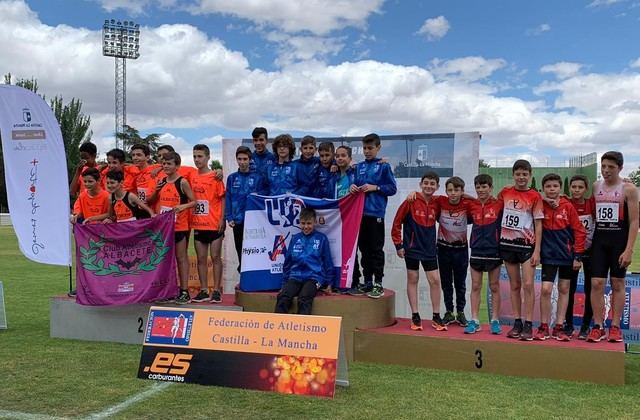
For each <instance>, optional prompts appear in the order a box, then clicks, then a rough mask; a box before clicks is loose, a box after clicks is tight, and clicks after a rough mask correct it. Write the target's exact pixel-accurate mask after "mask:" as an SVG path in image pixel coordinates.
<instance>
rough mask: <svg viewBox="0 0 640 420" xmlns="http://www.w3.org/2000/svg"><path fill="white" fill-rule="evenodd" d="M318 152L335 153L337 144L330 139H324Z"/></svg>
mask: <svg viewBox="0 0 640 420" xmlns="http://www.w3.org/2000/svg"><path fill="white" fill-rule="evenodd" d="M318 152H331V153H334V152H335V146H334V145H333V143H331V142H330V141H323V142H322V143H320V146H318Z"/></svg>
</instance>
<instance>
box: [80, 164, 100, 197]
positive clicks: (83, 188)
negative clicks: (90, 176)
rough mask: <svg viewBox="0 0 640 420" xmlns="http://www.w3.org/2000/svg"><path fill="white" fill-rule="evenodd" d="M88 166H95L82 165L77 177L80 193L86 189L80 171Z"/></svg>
mask: <svg viewBox="0 0 640 420" xmlns="http://www.w3.org/2000/svg"><path fill="white" fill-rule="evenodd" d="M89 168H97V166H87V165H84V166H83V167H82V169H80V176H79V177H78V194H80V193H82V192H83V191H86V190H87V188H86V187H85V186H84V178H83V177H82V173H83V172H84V171H86V170H87V169H89Z"/></svg>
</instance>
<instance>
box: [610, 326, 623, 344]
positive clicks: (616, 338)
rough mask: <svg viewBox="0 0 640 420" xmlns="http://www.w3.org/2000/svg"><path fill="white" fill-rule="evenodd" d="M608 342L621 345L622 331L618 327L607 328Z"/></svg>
mask: <svg viewBox="0 0 640 420" xmlns="http://www.w3.org/2000/svg"><path fill="white" fill-rule="evenodd" d="M609 342H610V343H622V331H621V330H620V327H616V326H613V325H612V326H611V328H609Z"/></svg>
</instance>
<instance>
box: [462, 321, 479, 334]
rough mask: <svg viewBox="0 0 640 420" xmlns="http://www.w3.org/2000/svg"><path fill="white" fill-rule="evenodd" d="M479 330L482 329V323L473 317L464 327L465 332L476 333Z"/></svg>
mask: <svg viewBox="0 0 640 420" xmlns="http://www.w3.org/2000/svg"><path fill="white" fill-rule="evenodd" d="M478 331H480V324H479V323H478V321H475V320H473V319H472V320H471V321H469V322H467V326H466V327H464V333H465V334H475V333H477V332H478Z"/></svg>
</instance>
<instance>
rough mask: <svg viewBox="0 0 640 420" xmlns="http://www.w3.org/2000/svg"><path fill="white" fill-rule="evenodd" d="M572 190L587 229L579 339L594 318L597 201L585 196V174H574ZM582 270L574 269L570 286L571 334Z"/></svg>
mask: <svg viewBox="0 0 640 420" xmlns="http://www.w3.org/2000/svg"><path fill="white" fill-rule="evenodd" d="M569 190H570V191H571V204H573V207H574V208H575V209H576V211H577V212H578V218H579V219H580V222H581V223H582V226H584V228H585V230H586V231H587V237H586V240H585V244H584V253H583V254H582V271H583V272H584V298H585V301H584V313H583V315H582V325H581V326H580V332H579V333H578V340H586V339H587V336H588V335H589V330H590V326H591V320H592V319H593V308H592V307H591V256H590V255H591V242H592V241H593V232H594V230H595V214H596V202H595V199H594V198H593V195H592V196H591V197H589V198H585V197H584V195H585V193H586V192H587V191H588V190H589V180H588V179H587V177H586V176H584V175H574V176H573V177H571V180H570V181H569ZM579 273H580V270H573V274H572V276H571V285H570V286H569V303H568V304H567V313H566V316H565V319H566V321H565V325H566V327H565V332H566V333H567V335H569V336H571V335H572V334H573V299H574V294H575V292H576V287H577V284H578V274H579Z"/></svg>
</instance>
